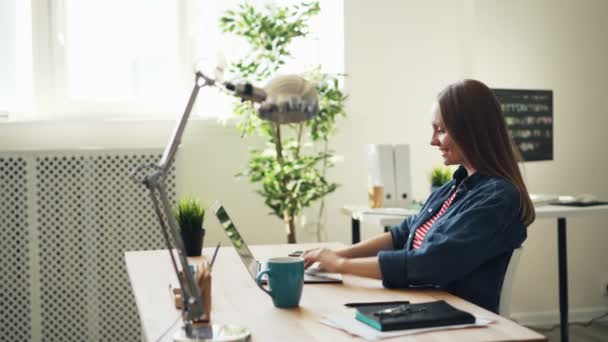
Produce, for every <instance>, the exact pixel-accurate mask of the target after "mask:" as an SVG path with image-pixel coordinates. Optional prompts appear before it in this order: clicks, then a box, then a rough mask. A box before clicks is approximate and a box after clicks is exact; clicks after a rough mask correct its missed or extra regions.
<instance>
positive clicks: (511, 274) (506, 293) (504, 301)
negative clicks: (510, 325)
mask: <svg viewBox="0 0 608 342" xmlns="http://www.w3.org/2000/svg"><path fill="white" fill-rule="evenodd" d="M522 250H523V247H519V248H516V249H515V250H513V254H512V255H511V259H510V260H509V265H508V266H507V271H506V272H505V278H504V280H503V282H502V289H501V290H500V303H499V304H498V314H499V315H501V316H503V317H505V318H511V317H510V316H511V292H512V290H513V281H514V280H515V270H516V269H517V265H518V264H519V258H520V257H521V252H522Z"/></svg>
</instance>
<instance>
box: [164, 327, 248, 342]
mask: <svg viewBox="0 0 608 342" xmlns="http://www.w3.org/2000/svg"><path fill="white" fill-rule="evenodd" d="M250 336H251V332H250V331H249V329H247V328H245V327H241V326H238V325H234V324H213V325H205V326H193V327H192V334H191V336H187V335H186V331H185V330H184V328H181V329H180V330H179V331H178V332H177V333H176V334H175V336H173V341H175V342H216V341H217V342H232V341H235V342H236V341H248V340H249V337H250Z"/></svg>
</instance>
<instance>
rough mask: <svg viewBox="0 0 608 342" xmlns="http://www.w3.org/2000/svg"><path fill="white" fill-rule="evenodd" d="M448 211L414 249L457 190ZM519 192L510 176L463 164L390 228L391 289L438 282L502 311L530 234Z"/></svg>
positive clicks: (387, 266) (385, 277) (383, 258)
mask: <svg viewBox="0 0 608 342" xmlns="http://www.w3.org/2000/svg"><path fill="white" fill-rule="evenodd" d="M454 190H455V191H456V196H455V197H454V200H453V201H452V204H451V205H450V207H449V208H448V210H447V211H446V212H445V213H443V215H441V216H440V217H439V219H437V221H435V223H434V224H433V225H432V227H431V229H430V230H429V231H428V233H427V234H426V236H425V237H424V240H423V242H422V246H421V247H420V248H418V249H413V247H412V242H413V238H414V233H415V232H416V229H418V228H419V227H420V226H421V225H422V224H424V223H425V222H426V221H427V220H428V219H429V218H431V217H433V216H434V215H435V214H436V213H437V212H438V211H439V210H440V209H441V206H442V205H443V203H444V202H445V200H446V199H447V198H448V197H449V195H450V194H451V193H452V191H454ZM519 196H520V195H519V191H518V190H517V188H516V187H515V186H514V185H513V184H512V183H510V182H509V181H508V180H506V179H503V178H499V177H494V176H486V175H482V174H479V173H478V172H476V173H474V174H473V175H471V176H470V177H467V171H466V169H464V168H463V167H462V166H461V167H460V168H459V169H458V170H457V171H456V172H455V173H454V177H453V179H452V180H451V181H450V182H448V183H447V184H445V185H443V186H442V187H440V188H439V189H437V190H436V191H435V192H433V193H432V194H431V196H430V197H429V198H428V200H427V201H426V203H425V204H424V206H423V207H422V209H421V210H420V212H419V213H418V214H416V215H414V216H410V217H408V218H407V219H405V220H404V221H403V222H402V223H401V224H400V225H399V226H395V227H392V228H391V235H392V240H393V250H385V251H380V252H379V253H378V259H379V262H380V270H381V272H382V283H383V285H384V286H385V287H387V288H404V287H410V286H428V285H430V286H434V287H437V288H440V289H442V290H446V291H448V292H450V293H452V294H454V295H457V296H459V297H461V298H464V299H466V300H468V301H470V302H473V303H475V304H477V305H479V306H481V307H483V308H485V309H488V310H490V311H493V312H498V304H499V302H500V291H501V288H502V282H503V279H504V274H505V272H506V269H507V266H508V263H509V259H510V258H511V254H512V253H513V249H515V248H517V247H519V246H520V245H521V244H522V242H523V241H524V240H525V239H526V237H527V232H526V227H525V226H524V224H523V223H522V222H521V219H520V209H519V198H520V197H519Z"/></svg>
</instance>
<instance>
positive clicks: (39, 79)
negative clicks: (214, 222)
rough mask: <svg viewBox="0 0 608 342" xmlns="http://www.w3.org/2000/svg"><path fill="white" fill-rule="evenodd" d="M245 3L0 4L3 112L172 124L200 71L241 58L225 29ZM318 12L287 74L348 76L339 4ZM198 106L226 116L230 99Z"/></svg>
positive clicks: (214, 96)
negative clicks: (220, 59)
mask: <svg viewBox="0 0 608 342" xmlns="http://www.w3.org/2000/svg"><path fill="white" fill-rule="evenodd" d="M241 1H242V0H206V1H199V0H184V1H175V0H104V1H99V0H48V4H50V6H48V5H45V4H46V2H44V1H40V2H39V1H34V2H32V4H31V7H34V8H30V1H22V0H0V40H1V41H7V42H8V49H3V50H2V51H0V65H2V68H3V69H0V70H2V76H1V77H0V114H1V113H2V111H3V110H4V111H10V112H11V115H13V114H12V113H16V115H15V116H19V115H21V114H19V113H18V112H20V111H31V110H33V111H34V113H32V114H31V117H33V118H45V119H56V118H65V117H70V118H74V117H78V118H91V117H102V118H108V117H120V118H136V117H142V116H145V117H150V116H153V117H162V118H173V117H174V115H175V113H177V112H181V111H182V110H183V106H184V105H185V102H186V100H187V96H188V95H189V92H190V90H191V87H192V80H193V78H194V69H195V65H196V64H200V63H201V62H202V63H203V64H205V63H207V64H209V63H214V62H212V60H217V58H216V56H217V55H218V52H221V53H222V54H223V55H224V56H225V58H226V60H227V61H228V62H230V61H233V60H236V59H237V58H238V57H239V55H240V54H242V53H243V51H242V43H241V42H240V41H239V40H238V38H230V37H226V36H222V35H221V32H220V30H219V24H218V22H219V17H220V16H221V15H222V13H223V12H224V11H225V10H227V9H229V8H235V7H236V6H237V5H238V3H240V2H241ZM300 1H301V0H300ZM300 1H298V0H280V1H275V2H276V3H278V4H279V5H286V4H289V3H296V2H300ZM267 2H269V1H267V0H266V1H256V4H258V3H259V4H264V3H267ZM321 9H322V10H321V14H320V15H319V16H318V18H317V19H316V20H315V21H314V22H312V23H311V26H312V27H311V29H312V30H311V31H312V34H311V35H310V39H308V38H307V39H302V41H300V42H294V44H295V45H294V51H293V52H294V53H293V55H294V56H295V60H294V62H293V63H291V64H288V65H286V66H285V69H284V70H282V73H301V72H303V71H305V70H308V69H309V67H310V66H312V65H317V64H322V65H323V67H324V69H325V70H326V71H329V72H343V66H342V65H343V46H342V43H343V19H342V17H343V4H342V1H338V0H323V1H322V2H321ZM32 17H33V18H34V20H33V22H34V29H33V30H32V19H31V18H32ZM32 31H33V33H34V35H33V36H32ZM32 42H33V43H34V44H35V45H34V47H33V51H34V53H35V55H34V56H33V59H32V46H31V45H32ZM338 43H339V44H338ZM32 62H34V65H35V66H36V67H35V70H36V72H35V73H34V78H33V84H32ZM213 66H215V65H213ZM32 85H34V87H33V86H32ZM33 89H35V91H33ZM32 94H35V95H34V96H32ZM197 107H198V108H197V112H196V113H197V114H198V115H200V116H202V117H219V116H226V115H230V112H231V101H230V100H229V99H227V98H226V96H223V95H219V94H218V91H217V90H216V91H214V90H213V89H209V88H206V89H204V91H202V92H201V93H199V99H198V101H197ZM32 108H33V109H32Z"/></svg>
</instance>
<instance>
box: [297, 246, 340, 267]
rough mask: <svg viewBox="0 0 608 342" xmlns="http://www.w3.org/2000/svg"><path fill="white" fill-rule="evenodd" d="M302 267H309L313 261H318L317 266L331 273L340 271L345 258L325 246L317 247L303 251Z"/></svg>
mask: <svg viewBox="0 0 608 342" xmlns="http://www.w3.org/2000/svg"><path fill="white" fill-rule="evenodd" d="M302 258H304V268H309V267H310V266H311V265H312V264H314V263H315V262H318V263H319V267H320V268H322V269H323V270H324V271H327V272H332V273H341V272H342V266H343V264H344V261H345V260H346V259H345V258H343V257H341V256H339V255H338V254H337V253H336V252H334V251H332V250H329V249H327V248H317V249H312V250H309V251H306V252H304V254H303V255H302Z"/></svg>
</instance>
